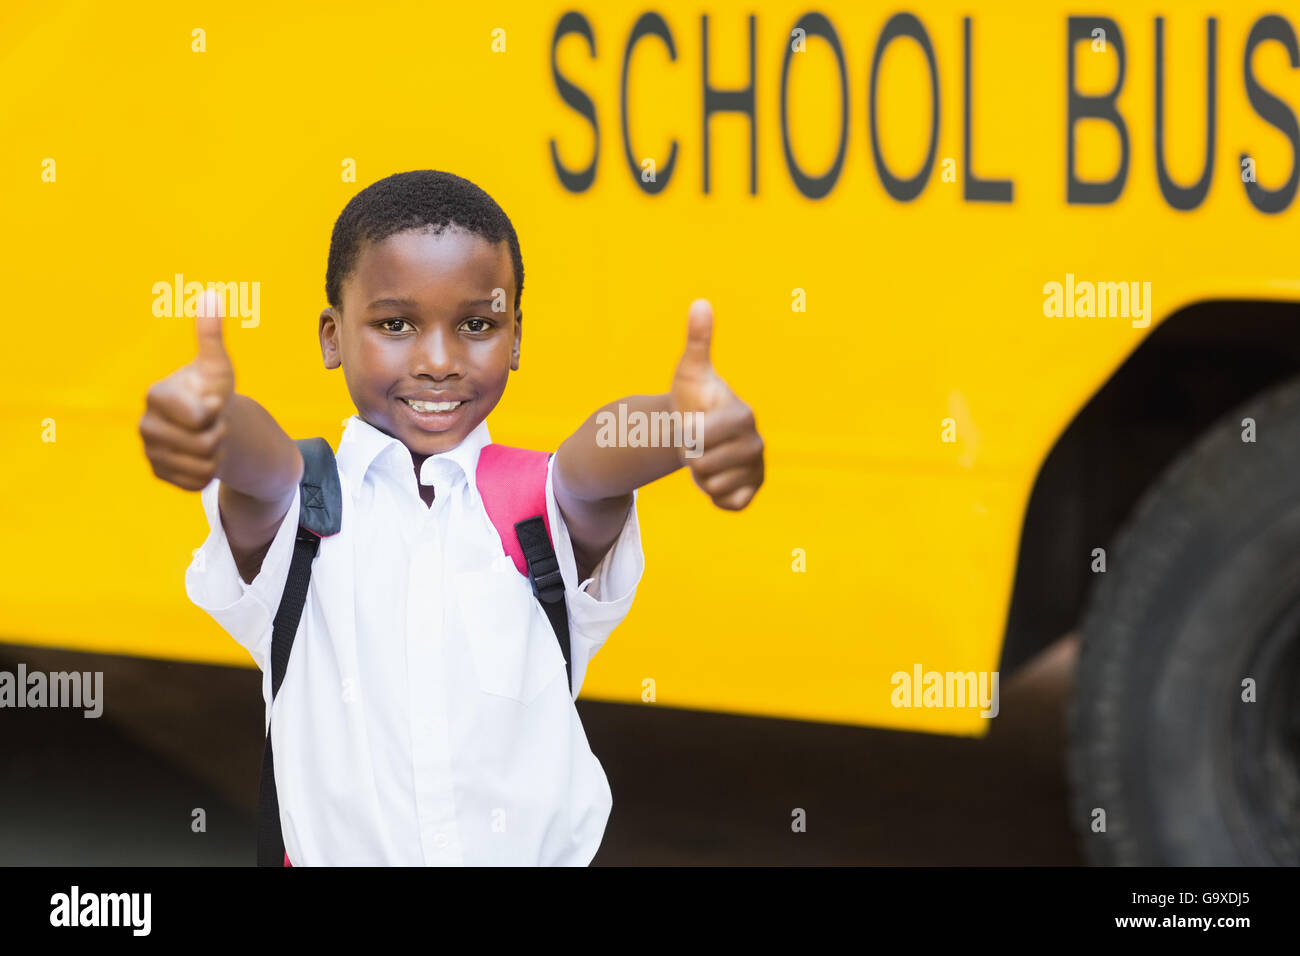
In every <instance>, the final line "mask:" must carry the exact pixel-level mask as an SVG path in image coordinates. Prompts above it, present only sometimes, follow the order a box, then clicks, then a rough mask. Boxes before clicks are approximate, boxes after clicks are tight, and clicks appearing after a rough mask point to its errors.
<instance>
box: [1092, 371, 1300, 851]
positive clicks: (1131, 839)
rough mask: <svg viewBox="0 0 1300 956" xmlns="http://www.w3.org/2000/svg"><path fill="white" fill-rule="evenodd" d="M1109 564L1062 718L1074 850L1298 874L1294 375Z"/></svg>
mask: <svg viewBox="0 0 1300 956" xmlns="http://www.w3.org/2000/svg"><path fill="white" fill-rule="evenodd" d="M1244 418H1252V419H1254V421H1255V423H1256V440H1255V442H1254V443H1250V442H1245V441H1243V440H1242V431H1243V426H1242V420H1243V419H1244ZM1098 544H1101V542H1098ZM1082 557H1083V558H1085V559H1086V558H1087V556H1086V555H1085V556H1082ZM1106 557H1107V567H1106V572H1105V573H1104V574H1101V573H1098V574H1096V576H1095V578H1096V579H1095V580H1094V582H1093V588H1092V595H1091V597H1090V600H1089V605H1088V608H1087V610H1086V611H1085V614H1084V620H1083V624H1082V635H1083V644H1082V650H1081V653H1080V657H1079V666H1078V670H1077V672H1076V677H1075V683H1074V688H1073V691H1072V698H1071V703H1070V717H1069V720H1070V753H1069V772H1070V783H1071V791H1072V793H1071V812H1072V817H1073V823H1074V825H1075V827H1076V830H1077V832H1078V833H1079V835H1080V840H1081V842H1082V845H1083V849H1084V853H1085V855H1086V856H1087V858H1088V859H1089V860H1090V861H1091V862H1093V863H1095V864H1103V865H1113V864H1120V865H1175V866H1186V865H1205V866H1220V865H1243V864H1244V865H1268V864H1280V865H1292V866H1294V865H1297V864H1300V379H1296V380H1292V381H1290V382H1287V383H1285V384H1283V385H1281V386H1278V387H1276V388H1274V389H1272V390H1270V391H1268V392H1265V393H1264V394H1262V395H1259V396H1256V397H1255V398H1253V399H1251V400H1250V401H1249V402H1247V403H1246V404H1245V405H1243V406H1242V407H1241V408H1239V409H1237V410H1236V411H1235V412H1234V413H1232V414H1230V415H1228V416H1226V417H1225V418H1224V419H1223V420H1221V421H1220V422H1219V423H1217V424H1216V425H1215V426H1214V427H1213V428H1211V429H1210V430H1209V431H1208V432H1207V433H1206V434H1205V435H1203V436H1202V437H1201V438H1200V439H1198V441H1197V443H1196V444H1195V445H1194V446H1192V447H1191V448H1190V449H1188V450H1187V451H1185V452H1184V453H1183V454H1182V455H1181V456H1180V457H1179V458H1178V459H1177V460H1176V461H1175V462H1174V464H1173V465H1171V466H1170V468H1169V469H1168V470H1167V471H1166V472H1165V473H1164V474H1163V475H1162V476H1161V477H1160V479H1159V480H1158V481H1157V482H1156V483H1155V485H1154V486H1153V487H1152V488H1151V489H1150V490H1149V491H1148V492H1147V494H1146V495H1145V497H1144V498H1143V499H1142V501H1141V502H1140V504H1139V505H1138V507H1137V509H1136V510H1135V512H1134V514H1133V516H1132V517H1131V518H1130V519H1129V522H1128V524H1127V526H1126V527H1125V528H1124V530H1123V531H1122V532H1121V534H1120V535H1119V536H1118V538H1117V540H1116V542H1115V544H1114V547H1113V548H1110V549H1108V552H1107V556H1106ZM1246 678H1252V679H1253V680H1254V682H1255V697H1256V700H1255V702H1254V703H1247V702H1245V701H1244V700H1243V694H1244V689H1243V681H1244V680H1245V679H1246ZM1096 809H1102V810H1104V811H1105V826H1106V828H1105V832H1096V831H1095V830H1094V826H1095V823H1094V821H1095V820H1096V819H1097V817H1096V815H1095V813H1094V811H1095V810H1096Z"/></svg>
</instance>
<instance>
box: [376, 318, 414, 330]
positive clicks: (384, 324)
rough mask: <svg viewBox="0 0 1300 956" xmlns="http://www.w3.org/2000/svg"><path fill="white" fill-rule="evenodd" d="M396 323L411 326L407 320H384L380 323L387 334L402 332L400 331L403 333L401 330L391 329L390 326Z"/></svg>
mask: <svg viewBox="0 0 1300 956" xmlns="http://www.w3.org/2000/svg"><path fill="white" fill-rule="evenodd" d="M395 322H396V323H406V324H407V325H411V323H410V322H407V321H406V319H384V320H383V321H381V322H380V323H379V325H380V326H381V327H382V328H383V329H384V331H385V332H400V331H402V330H401V329H400V328H397V329H394V328H391V327H390V326H392V324H393V323H395ZM411 327H412V328H414V326H411Z"/></svg>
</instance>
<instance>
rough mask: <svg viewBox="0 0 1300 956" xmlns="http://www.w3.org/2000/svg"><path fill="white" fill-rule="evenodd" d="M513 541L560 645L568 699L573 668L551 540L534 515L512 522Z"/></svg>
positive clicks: (561, 584)
mask: <svg viewBox="0 0 1300 956" xmlns="http://www.w3.org/2000/svg"><path fill="white" fill-rule="evenodd" d="M515 537H517V538H518V539H519V547H520V548H522V549H523V552H524V561H525V562H527V564H528V583H529V584H531V585H532V586H533V595H534V596H535V597H536V598H537V600H538V601H539V602H540V603H541V605H542V610H543V611H545V612H546V618H547V620H549V621H550V622H551V630H552V631H554V632H555V639H556V640H557V641H559V642H560V653H561V654H563V655H564V672H565V673H566V674H567V675H568V677H569V683H568V687H569V696H573V664H572V663H571V661H570V659H569V658H570V654H569V609H568V607H567V606H566V605H565V603H564V578H563V577H562V576H561V575H560V562H559V560H558V559H557V558H556V557H555V548H553V547H552V546H551V537H550V535H548V534H547V533H546V522H545V521H544V520H543V519H542V516H541V515H534V516H533V517H531V518H526V519H525V520H523V521H517V522H515Z"/></svg>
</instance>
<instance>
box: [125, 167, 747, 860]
mask: <svg viewBox="0 0 1300 956" xmlns="http://www.w3.org/2000/svg"><path fill="white" fill-rule="evenodd" d="M522 293H523V262H522V257H521V254H520V250H519V242H518V238H517V237H516V235H515V231H514V228H513V226H512V225H511V223H510V220H509V219H508V218H507V217H506V215H505V213H504V212H503V211H502V210H501V209H500V207H499V206H497V204H496V203H495V202H494V201H493V200H492V199H491V197H489V196H488V195H487V193H485V192H483V191H482V190H481V189H479V188H478V187H477V186H475V185H474V184H472V183H470V182H469V181H467V180H465V179H462V178H460V177H457V176H453V175H451V174H449V173H443V172H436V171H431V170H422V171H414V172H407V173H400V174H397V175H394V176H390V177H388V178H387V179H383V180H380V181H379V182H377V183H374V184H373V185H371V186H369V187H367V188H366V189H364V190H362V191H361V192H360V193H358V194H357V195H356V196H355V197H354V198H353V199H352V200H351V201H350V202H349V203H348V205H347V207H346V208H345V209H344V211H343V213H342V214H341V215H340V216H339V219H338V221H337V222H336V223H335V227H334V233H333V236H332V238H331V244H330V252H329V263H328V267H327V274H326V298H327V300H328V302H329V307H328V308H326V309H325V310H324V311H323V312H322V313H321V316H320V325H319V337H320V347H321V353H322V356H323V359H324V364H325V367H326V368H328V369H334V368H342V369H343V372H344V378H345V381H346V383H347V388H348V392H349V395H350V396H351V399H352V402H353V404H354V405H355V406H356V409H357V414H356V415H355V416H353V417H352V418H350V419H349V421H348V425H347V428H346V430H345V432H344V435H343V438H342V440H341V441H340V444H339V449H338V453H337V463H338V471H339V480H340V485H341V487H342V491H343V495H342V508H343V511H342V526H341V530H340V531H339V533H338V534H336V535H333V536H330V537H328V538H326V539H323V540H322V541H321V544H320V550H319V553H318V555H317V557H316V559H315V563H314V564H313V570H312V577H311V582H310V592H309V595H308V599H307V604H306V606H305V608H304V611H303V615H302V619H301V621H300V623H299V627H298V632H297V636H296V640H295V641H294V645H293V647H294V650H293V653H292V655H291V656H290V658H289V665H288V668H287V670H286V671H285V674H284V681H283V684H282V685H281V687H280V691H279V693H278V694H277V695H275V696H274V718H275V719H274V721H272V719H271V716H272V695H271V687H270V661H269V653H270V647H271V633H272V618H273V617H274V614H275V610H276V607H277V606H278V603H279V600H280V596H281V594H282V593H283V591H284V587H285V583H286V580H287V576H288V566H289V561H290V557H291V554H292V548H293V540H294V535H295V530H296V527H297V524H298V519H299V509H300V507H301V502H300V495H299V487H298V483H299V480H300V478H301V476H302V473H303V467H304V465H303V459H302V456H301V453H300V451H299V448H298V445H297V444H296V443H295V442H294V441H293V440H292V439H290V437H289V436H288V435H287V434H286V433H285V432H284V431H283V430H282V429H281V428H280V427H279V426H278V425H277V424H276V422H275V421H274V419H273V418H272V417H271V416H270V414H268V413H267V412H266V410H265V409H263V408H262V407H261V406H260V405H258V404H257V403H256V402H254V401H253V400H252V399H250V398H248V397H246V396H243V395H239V394H237V393H235V391H234V370H233V366H232V365H231V363H230V359H229V357H228V356H227V355H226V352H225V349H224V346H223V344H222V338H221V319H220V318H219V313H214V311H213V309H212V307H211V305H210V306H209V307H208V308H206V309H205V310H204V311H205V312H206V314H201V315H200V317H199V318H198V339H199V347H198V355H197V357H196V358H195V360H194V361H193V362H191V363H189V364H188V365H186V366H184V367H182V368H181V369H178V370H177V371H176V372H175V373H173V374H172V375H170V376H168V377H167V378H165V379H163V380H161V381H159V382H157V383H155V384H154V385H153V386H152V387H151V388H150V389H149V393H148V397H147V401H146V411H145V414H144V417H143V418H142V419H141V422H140V432H141V436H142V438H143V440H144V445H145V453H146V455H147V457H148V458H149V460H150V463H151V464H152V466H153V469H154V472H155V474H156V475H158V477H160V478H163V479H164V480H167V481H170V482H172V483H174V484H176V485H178V486H179V487H181V488H185V489H188V490H201V491H202V496H201V497H202V500H203V505H204V509H205V512H206V514H207V518H208V522H209V527H210V533H209V536H208V538H207V540H206V541H205V542H204V545H203V548H202V549H200V552H199V553H198V554H197V555H196V557H195V561H194V563H193V564H191V566H190V568H189V569H188V570H187V572H186V591H187V593H188V595H189V596H190V598H191V600H192V601H194V603H195V604H197V605H198V606H199V607H201V608H203V609H204V610H205V611H207V612H208V613H209V614H211V615H212V616H213V618H214V619H215V620H217V621H218V623H220V624H221V625H222V627H223V628H225V629H226V630H227V631H228V632H229V633H230V634H231V635H232V637H234V638H235V640H237V641H239V642H240V643H241V644H242V645H243V646H244V647H246V648H247V649H248V651H249V653H250V654H251V655H252V657H253V659H254V661H255V662H256V663H257V664H258V666H259V667H260V668H261V669H262V671H263V696H264V700H265V702H266V704H267V711H266V720H267V725H268V727H269V728H270V733H271V737H272V743H273V745H274V752H275V762H274V764H275V769H274V773H275V783H276V790H277V792H278V794H279V817H280V824H281V829H282V831H283V840H284V846H285V849H286V852H287V856H288V860H289V861H291V862H292V863H293V864H294V865H304V864H307V865H312V864H323V865H331V864H370V865H373V864H380V865H383V864H396V865H424V864H452V865H455V864H471V865H474V864H507V865H518V864H523V865H537V864H540V865H585V864H587V863H589V862H590V861H591V858H592V857H593V856H594V854H595V852H596V850H597V848H598V847H599V845H600V840H601V837H602V836H603V833H604V829H605V823H606V821H607V819H608V815H609V810H610V806H611V803H612V798H611V794H610V791H609V785H608V782H607V780H606V778H605V775H604V771H603V769H602V768H601V766H600V762H599V761H598V760H597V759H596V757H595V755H594V754H592V753H591V750H590V747H589V746H588V743H587V739H586V735H585V733H584V732H583V730H582V726H581V723H580V721H579V719H578V715H577V710H576V708H575V707H574V703H573V702H574V699H576V697H577V695H578V691H579V690H580V688H581V686H582V681H583V677H584V675H585V672H586V666H587V663H588V662H589V661H590V659H591V657H592V656H593V655H594V654H595V653H596V651H597V650H599V648H600V646H601V645H602V644H603V642H604V641H605V639H606V638H607V637H608V635H609V633H610V632H611V631H612V630H613V629H614V627H615V626H617V624H618V623H619V622H621V621H622V620H623V618H624V617H625V616H626V614H627V611H628V609H629V608H630V606H631V602H632V598H633V596H634V594H635V591H636V587H637V585H638V583H639V581H640V578H641V573H642V569H643V567H644V559H643V556H642V553H641V546H640V529H639V525H638V521H637V513H636V504H635V502H636V491H637V489H638V488H640V487H642V486H644V485H646V484H649V483H650V482H652V481H655V480H656V479H658V478H661V477H663V476H664V475H667V474H669V473H671V472H673V471H675V470H676V469H677V468H679V467H681V466H682V465H683V464H685V465H687V466H688V467H690V469H691V471H692V474H693V477H694V479H695V481H696V483H697V484H698V485H699V486H700V487H701V488H702V489H703V490H704V491H705V492H706V493H707V494H709V496H710V497H711V499H712V500H713V502H714V503H715V504H716V505H718V506H719V507H722V508H726V509H729V510H736V509H740V508H743V507H745V506H746V505H747V504H748V503H749V501H750V500H751V499H752V498H753V496H754V494H755V493H756V492H757V490H758V488H759V486H760V485H761V484H762V481H763V443H762V439H761V438H760V436H759V434H758V431H757V428H756V426H755V423H754V417H753V414H752V412H751V411H750V409H749V407H748V406H747V405H746V404H745V403H744V402H742V401H741V400H740V399H739V398H737V397H736V395H735V394H734V393H733V392H732V391H731V390H730V389H729V388H728V387H727V385H726V384H725V382H723V380H722V379H721V378H720V377H718V375H717V374H716V373H715V372H714V371H713V368H712V365H711V363H710V360H709V341H710V338H711V333H712V312H711V309H710V307H709V306H708V304H707V303H706V302H704V301H703V300H697V302H695V303H693V304H692V307H691V309H690V314H689V320H688V334H687V343H686V347H685V350H684V352H683V354H682V357H681V360H680V361H679V363H678V365H677V368H676V371H675V373H674V375H673V378H672V380H671V385H670V388H669V390H668V391H667V392H665V393H663V394H660V395H635V396H630V397H628V398H624V399H620V400H617V401H615V402H611V403H609V404H608V405H606V406H604V407H603V408H601V409H598V410H597V411H596V412H595V413H593V414H592V415H591V416H590V417H589V418H588V419H587V420H586V421H585V422H584V423H583V424H582V425H581V426H580V427H579V428H578V429H577V430H576V431H575V432H574V433H573V434H572V435H571V436H570V437H569V438H568V439H567V440H566V441H565V442H564V443H563V444H561V446H560V447H559V449H558V450H557V451H556V453H555V454H554V455H553V456H552V458H551V459H550V463H549V465H548V469H547V480H546V509H547V510H546V518H547V522H548V524H549V527H550V531H551V537H552V540H553V542H554V547H555V552H556V558H557V560H558V562H559V565H560V571H561V575H562V577H563V579H564V599H565V605H566V606H567V611H568V618H569V624H570V648H571V665H572V675H571V680H570V681H569V682H567V686H566V681H564V680H563V679H562V678H563V675H564V673H565V668H564V661H563V657H562V655H561V651H560V650H559V648H558V646H557V644H556V641H555V636H554V634H553V633H552V632H551V629H550V626H549V623H548V621H547V618H546V616H545V614H544V613H543V612H542V610H541V609H540V607H539V605H538V604H537V602H536V600H535V599H534V598H533V595H532V592H531V589H530V586H529V584H528V581H527V578H525V577H524V576H523V575H521V574H519V573H518V571H517V570H516V568H515V566H514V564H513V563H512V562H511V559H510V558H509V557H507V556H506V555H505V554H504V553H503V549H502V541H501V538H500V536H498V534H497V532H496V530H495V529H494V528H493V526H492V524H491V523H490V522H489V521H488V519H487V517H486V514H485V512H484V508H483V504H482V501H481V500H480V499H479V495H478V491H477V488H476V485H475V474H476V466H477V463H478V460H479V453H480V452H481V451H482V449H483V447H484V446H486V445H487V444H488V443H489V441H490V439H489V437H488V434H487V425H486V422H485V418H486V417H487V415H488V414H489V413H490V412H491V411H492V409H493V408H494V407H495V406H496V404H497V402H498V401H499V400H500V398H501V396H502V394H503V392H504V390H505V387H506V383H507V381H508V378H509V374H510V372H511V371H513V370H517V369H518V368H519V361H520V351H521V346H522V341H523V310H522V307H521V304H520V303H521V300H522ZM620 404H622V405H624V406H625V409H624V413H625V414H627V415H629V416H630V415H632V414H634V413H642V414H645V415H651V414H653V413H660V414H663V413H680V414H683V415H685V414H696V415H698V416H699V417H698V419H697V421H698V425H699V427H698V428H697V436H699V437H700V438H701V439H702V444H701V445H700V447H699V448H697V449H696V451H695V452H693V453H692V454H693V456H692V457H689V458H688V457H686V456H685V454H684V449H683V448H681V447H663V446H659V447H652V446H644V447H628V446H627V444H624V445H622V446H619V445H617V444H616V445H612V446H611V445H610V443H609V442H608V441H602V440H600V427H599V425H598V420H599V419H600V418H601V417H602V413H610V412H612V411H614V410H615V409H617V408H618V406H619V405H620ZM214 479H215V480H214Z"/></svg>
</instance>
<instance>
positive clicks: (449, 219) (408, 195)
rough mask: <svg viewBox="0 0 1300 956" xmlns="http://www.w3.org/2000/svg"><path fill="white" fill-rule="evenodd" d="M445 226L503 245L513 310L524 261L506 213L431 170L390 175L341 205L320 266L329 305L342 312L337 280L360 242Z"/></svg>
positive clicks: (351, 264)
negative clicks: (509, 268)
mask: <svg viewBox="0 0 1300 956" xmlns="http://www.w3.org/2000/svg"><path fill="white" fill-rule="evenodd" d="M448 226H459V227H460V228H462V229H464V230H466V231H468V232H471V233H474V234H475V235H477V236H481V237H482V238H484V239H486V240H487V241H488V242H491V243H497V242H501V241H505V242H506V243H507V245H508V246H509V248H510V260H511V262H512V263H513V265H514V268H515V308H519V307H520V302H521V301H522V300H523V295H524V260H523V256H522V255H521V254H520V252H519V237H518V236H516V235H515V227H514V225H512V224H511V222H510V217H509V216H507V215H506V214H505V211H504V210H502V208H501V207H500V206H498V205H497V203H496V200H494V199H493V198H492V197H491V196H489V195H488V194H487V193H486V192H484V191H483V190H482V189H480V188H479V187H478V186H475V185H474V184H473V183H472V182H470V181H469V180H468V179H464V178H462V177H460V176H457V175H455V174H453V173H447V172H442V171H441V170H437V169H414V170H411V171H410V172H405V173H395V174H394V175H392V176H388V177H386V178H384V179H381V180H379V181H378V182H374V183H371V184H370V185H369V186H367V187H366V188H365V189H363V190H361V192H359V193H357V194H356V195H355V196H353V197H352V199H350V200H349V201H348V204H347V205H346V206H344V207H343V211H342V212H341V213H339V217H338V219H337V220H335V222H334V233H333V235H332V236H330V254H329V264H328V265H327V266H326V268H325V298H326V299H327V300H328V301H329V304H330V306H331V307H333V308H335V309H338V310H339V311H340V312H341V311H342V309H343V280H344V279H346V278H347V277H348V276H349V275H350V274H351V273H352V270H353V269H354V268H355V267H356V264H357V256H358V255H360V253H361V244H362V242H363V241H366V242H382V241H383V240H385V239H387V238H388V237H389V236H391V235H394V234H395V233H399V232H403V231H405V230H407V229H424V228H429V229H432V230H433V231H434V232H435V233H441V232H442V230H443V229H445V228H447V227H448Z"/></svg>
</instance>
